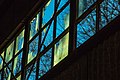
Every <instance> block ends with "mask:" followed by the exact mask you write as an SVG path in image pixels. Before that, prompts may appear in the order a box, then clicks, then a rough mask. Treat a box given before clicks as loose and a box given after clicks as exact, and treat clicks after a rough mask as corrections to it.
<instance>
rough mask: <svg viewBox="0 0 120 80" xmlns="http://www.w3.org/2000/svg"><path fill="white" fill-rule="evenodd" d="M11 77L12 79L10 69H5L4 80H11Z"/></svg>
mask: <svg viewBox="0 0 120 80" xmlns="http://www.w3.org/2000/svg"><path fill="white" fill-rule="evenodd" d="M10 77H11V73H10V70H9V69H8V68H4V76H3V80H10Z"/></svg>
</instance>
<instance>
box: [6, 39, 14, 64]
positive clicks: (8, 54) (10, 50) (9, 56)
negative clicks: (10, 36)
mask: <svg viewBox="0 0 120 80" xmlns="http://www.w3.org/2000/svg"><path fill="white" fill-rule="evenodd" d="M13 49H14V41H13V42H12V43H11V44H10V45H9V46H8V47H7V49H6V56H5V62H6V63H8V62H9V61H10V60H11V59H12V57H13Z"/></svg>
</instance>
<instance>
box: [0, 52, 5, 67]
mask: <svg viewBox="0 0 120 80" xmlns="http://www.w3.org/2000/svg"><path fill="white" fill-rule="evenodd" d="M0 55H1V56H0V69H2V67H3V59H2V58H4V52H2V54H0Z"/></svg>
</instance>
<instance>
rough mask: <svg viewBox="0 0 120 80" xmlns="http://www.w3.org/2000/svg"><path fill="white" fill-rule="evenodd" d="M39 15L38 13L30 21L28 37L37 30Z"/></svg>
mask: <svg viewBox="0 0 120 80" xmlns="http://www.w3.org/2000/svg"><path fill="white" fill-rule="evenodd" d="M39 15H40V13H38V14H37V15H36V17H35V18H33V20H32V21H31V22H30V39H31V38H32V37H33V36H34V35H35V34H36V33H37V32H38V31H39Z"/></svg>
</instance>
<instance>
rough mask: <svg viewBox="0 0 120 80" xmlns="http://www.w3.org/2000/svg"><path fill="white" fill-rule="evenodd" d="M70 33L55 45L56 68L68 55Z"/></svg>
mask: <svg viewBox="0 0 120 80" xmlns="http://www.w3.org/2000/svg"><path fill="white" fill-rule="evenodd" d="M68 44H69V33H67V34H66V35H65V36H64V37H63V38H62V39H60V41H59V42H57V43H56V44H55V50H54V66H55V65H56V64H58V63H59V62H60V61H62V60H63V59H64V58H65V57H66V56H67V55H68Z"/></svg>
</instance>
